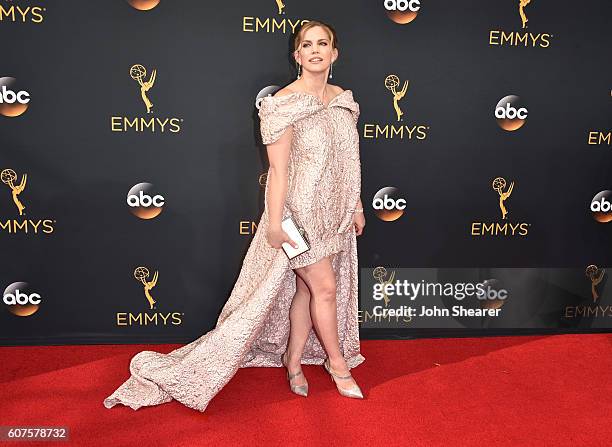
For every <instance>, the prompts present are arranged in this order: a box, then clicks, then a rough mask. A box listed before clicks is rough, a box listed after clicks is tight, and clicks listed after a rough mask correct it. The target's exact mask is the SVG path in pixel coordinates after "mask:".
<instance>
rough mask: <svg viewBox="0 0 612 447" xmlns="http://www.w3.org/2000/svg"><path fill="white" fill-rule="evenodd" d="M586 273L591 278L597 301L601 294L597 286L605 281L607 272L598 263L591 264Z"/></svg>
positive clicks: (593, 292) (594, 297) (594, 299)
mask: <svg viewBox="0 0 612 447" xmlns="http://www.w3.org/2000/svg"><path fill="white" fill-rule="evenodd" d="M585 273H586V275H587V277H588V278H589V279H590V280H591V294H592V295H593V302H595V301H597V298H599V294H598V293H597V288H596V287H597V286H598V285H599V283H600V282H602V281H603V279H604V275H605V273H606V270H605V269H600V268H599V267H597V266H596V265H589V266H588V267H587V268H586V272H585Z"/></svg>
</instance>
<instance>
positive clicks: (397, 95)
mask: <svg viewBox="0 0 612 447" xmlns="http://www.w3.org/2000/svg"><path fill="white" fill-rule="evenodd" d="M408 82H409V81H404V86H403V87H402V89H401V90H400V91H399V92H398V91H397V90H396V87H397V86H399V85H400V80H399V77H397V76H396V75H394V74H390V75H389V76H387V77H386V78H385V87H386V88H387V90H389V91H391V93H393V108H394V109H395V114H396V115H397V120H398V121H401V120H402V118H401V117H402V115H403V114H404V112H402V109H400V107H399V105H398V101H399V100H400V99H402V98H403V97H404V95H405V94H406V90H408Z"/></svg>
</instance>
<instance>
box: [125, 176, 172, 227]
mask: <svg viewBox="0 0 612 447" xmlns="http://www.w3.org/2000/svg"><path fill="white" fill-rule="evenodd" d="M153 189H154V188H153V185H152V184H151V183H138V184H136V185H134V186H132V189H130V191H129V192H128V195H127V204H128V206H129V207H130V211H131V212H132V214H134V215H135V216H137V217H140V218H141V219H153V218H154V217H157V216H159V214H160V213H161V212H162V209H163V208H162V207H163V206H164V203H165V201H164V197H163V196H162V195H159V194H155V193H154V192H153Z"/></svg>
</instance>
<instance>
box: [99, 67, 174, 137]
mask: <svg viewBox="0 0 612 447" xmlns="http://www.w3.org/2000/svg"><path fill="white" fill-rule="evenodd" d="M129 73H130V78H132V79H133V80H134V81H136V82H137V83H138V87H139V91H140V99H141V100H142V102H143V103H144V109H145V112H146V114H147V115H153V113H154V112H153V102H152V101H151V99H150V98H149V91H150V90H151V89H152V88H153V86H154V85H155V81H156V79H157V70H156V69H153V70H152V71H151V74H150V76H149V78H148V79H147V69H146V68H145V67H144V65H141V64H135V65H132V66H131V67H130V71H129ZM182 122H183V119H182V118H176V117H172V118H159V117H153V116H148V117H144V116H137V117H134V118H130V117H126V116H111V131H112V132H129V131H131V130H133V131H135V132H138V133H141V132H151V133H164V132H166V131H169V132H172V133H178V132H180V131H181V123H182Z"/></svg>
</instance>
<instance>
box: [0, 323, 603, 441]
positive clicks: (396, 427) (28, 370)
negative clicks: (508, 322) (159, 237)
mask: <svg viewBox="0 0 612 447" xmlns="http://www.w3.org/2000/svg"><path fill="white" fill-rule="evenodd" d="M611 345H612V334H593V335H558V336H548V337H495V338H474V339H429V340H410V341H378V340H376V341H374V340H365V341H363V342H362V353H363V355H364V356H365V358H366V361H365V362H364V363H363V364H362V365H361V366H359V367H357V368H355V369H354V370H353V375H354V376H355V378H356V379H357V380H358V382H359V384H360V385H361V388H362V390H363V392H364V394H365V397H366V399H365V400H363V401H360V400H353V399H348V398H344V397H342V396H340V395H339V394H338V393H337V391H336V390H335V388H334V385H333V384H332V382H331V380H330V378H329V376H328V375H327V374H326V373H325V371H324V370H323V368H322V367H318V366H317V367H314V366H304V374H305V375H306V377H307V378H308V380H309V383H310V395H309V396H308V397H307V398H303V397H299V396H296V395H294V394H292V393H291V392H290V391H289V387H288V385H287V382H286V379H285V375H284V370H282V369H279V368H248V369H241V370H239V371H238V373H237V374H236V376H234V378H233V379H232V380H231V381H230V383H229V384H228V385H227V386H226V387H225V388H224V389H223V390H222V391H221V392H220V393H219V394H218V395H217V396H216V397H215V398H214V399H213V401H212V402H211V403H210V405H209V406H208V408H207V410H206V412H205V413H200V412H197V411H195V410H191V409H189V408H186V407H184V406H182V405H181V404H179V403H178V402H176V401H174V402H171V403H167V404H163V405H160V406H157V407H146V408H141V409H140V410H138V411H133V410H131V409H130V408H127V407H123V406H117V407H114V408H112V409H110V410H108V409H106V408H104V407H103V405H102V400H103V399H104V397H106V396H107V395H108V394H110V393H111V392H112V391H113V390H114V389H115V388H116V387H117V386H119V385H120V384H121V383H122V382H123V381H124V380H125V379H126V378H127V377H128V369H127V368H128V362H129V359H130V358H131V356H132V355H133V354H135V353H136V352H138V351H141V350H143V349H148V350H157V351H159V352H168V351H170V350H172V349H174V348H175V347H177V345H162V346H152V345H146V346H143V345H131V346H118V345H114V346H111V345H105V346H78V347H75V346H58V347H53V346H50V347H5V348H0V362H1V364H2V365H3V367H2V369H1V373H0V402H1V408H2V410H1V413H0V425H5V426H6V425H15V424H19V425H46V426H60V425H61V426H67V427H69V428H70V430H71V440H70V442H68V443H64V444H61V445H75V446H90V445H92V446H93V445H99V446H133V445H141V446H164V445H168V446H200V445H206V446H208V445H210V446H213V445H214V446H219V445H249V446H257V445H281V444H282V445H326V446H330V445H338V446H347V445H352V446H359V445H375V446H438V445H439V446H453V447H454V446H488V445H495V446H497V445H512V446H514V445H520V446H543V445H545V446H572V447H576V446H589V447H592V446H610V445H612V424H611V423H610V422H611V421H612V398H611V394H612V386H611V385H610V383H609V382H608V380H609V374H610V372H611V371H612V355H611V354H612V346H611ZM0 445H7V446H8V445H19V446H25V445H41V446H49V445H57V444H56V443H49V442H38V443H28V442H18V443H17V442H0Z"/></svg>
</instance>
